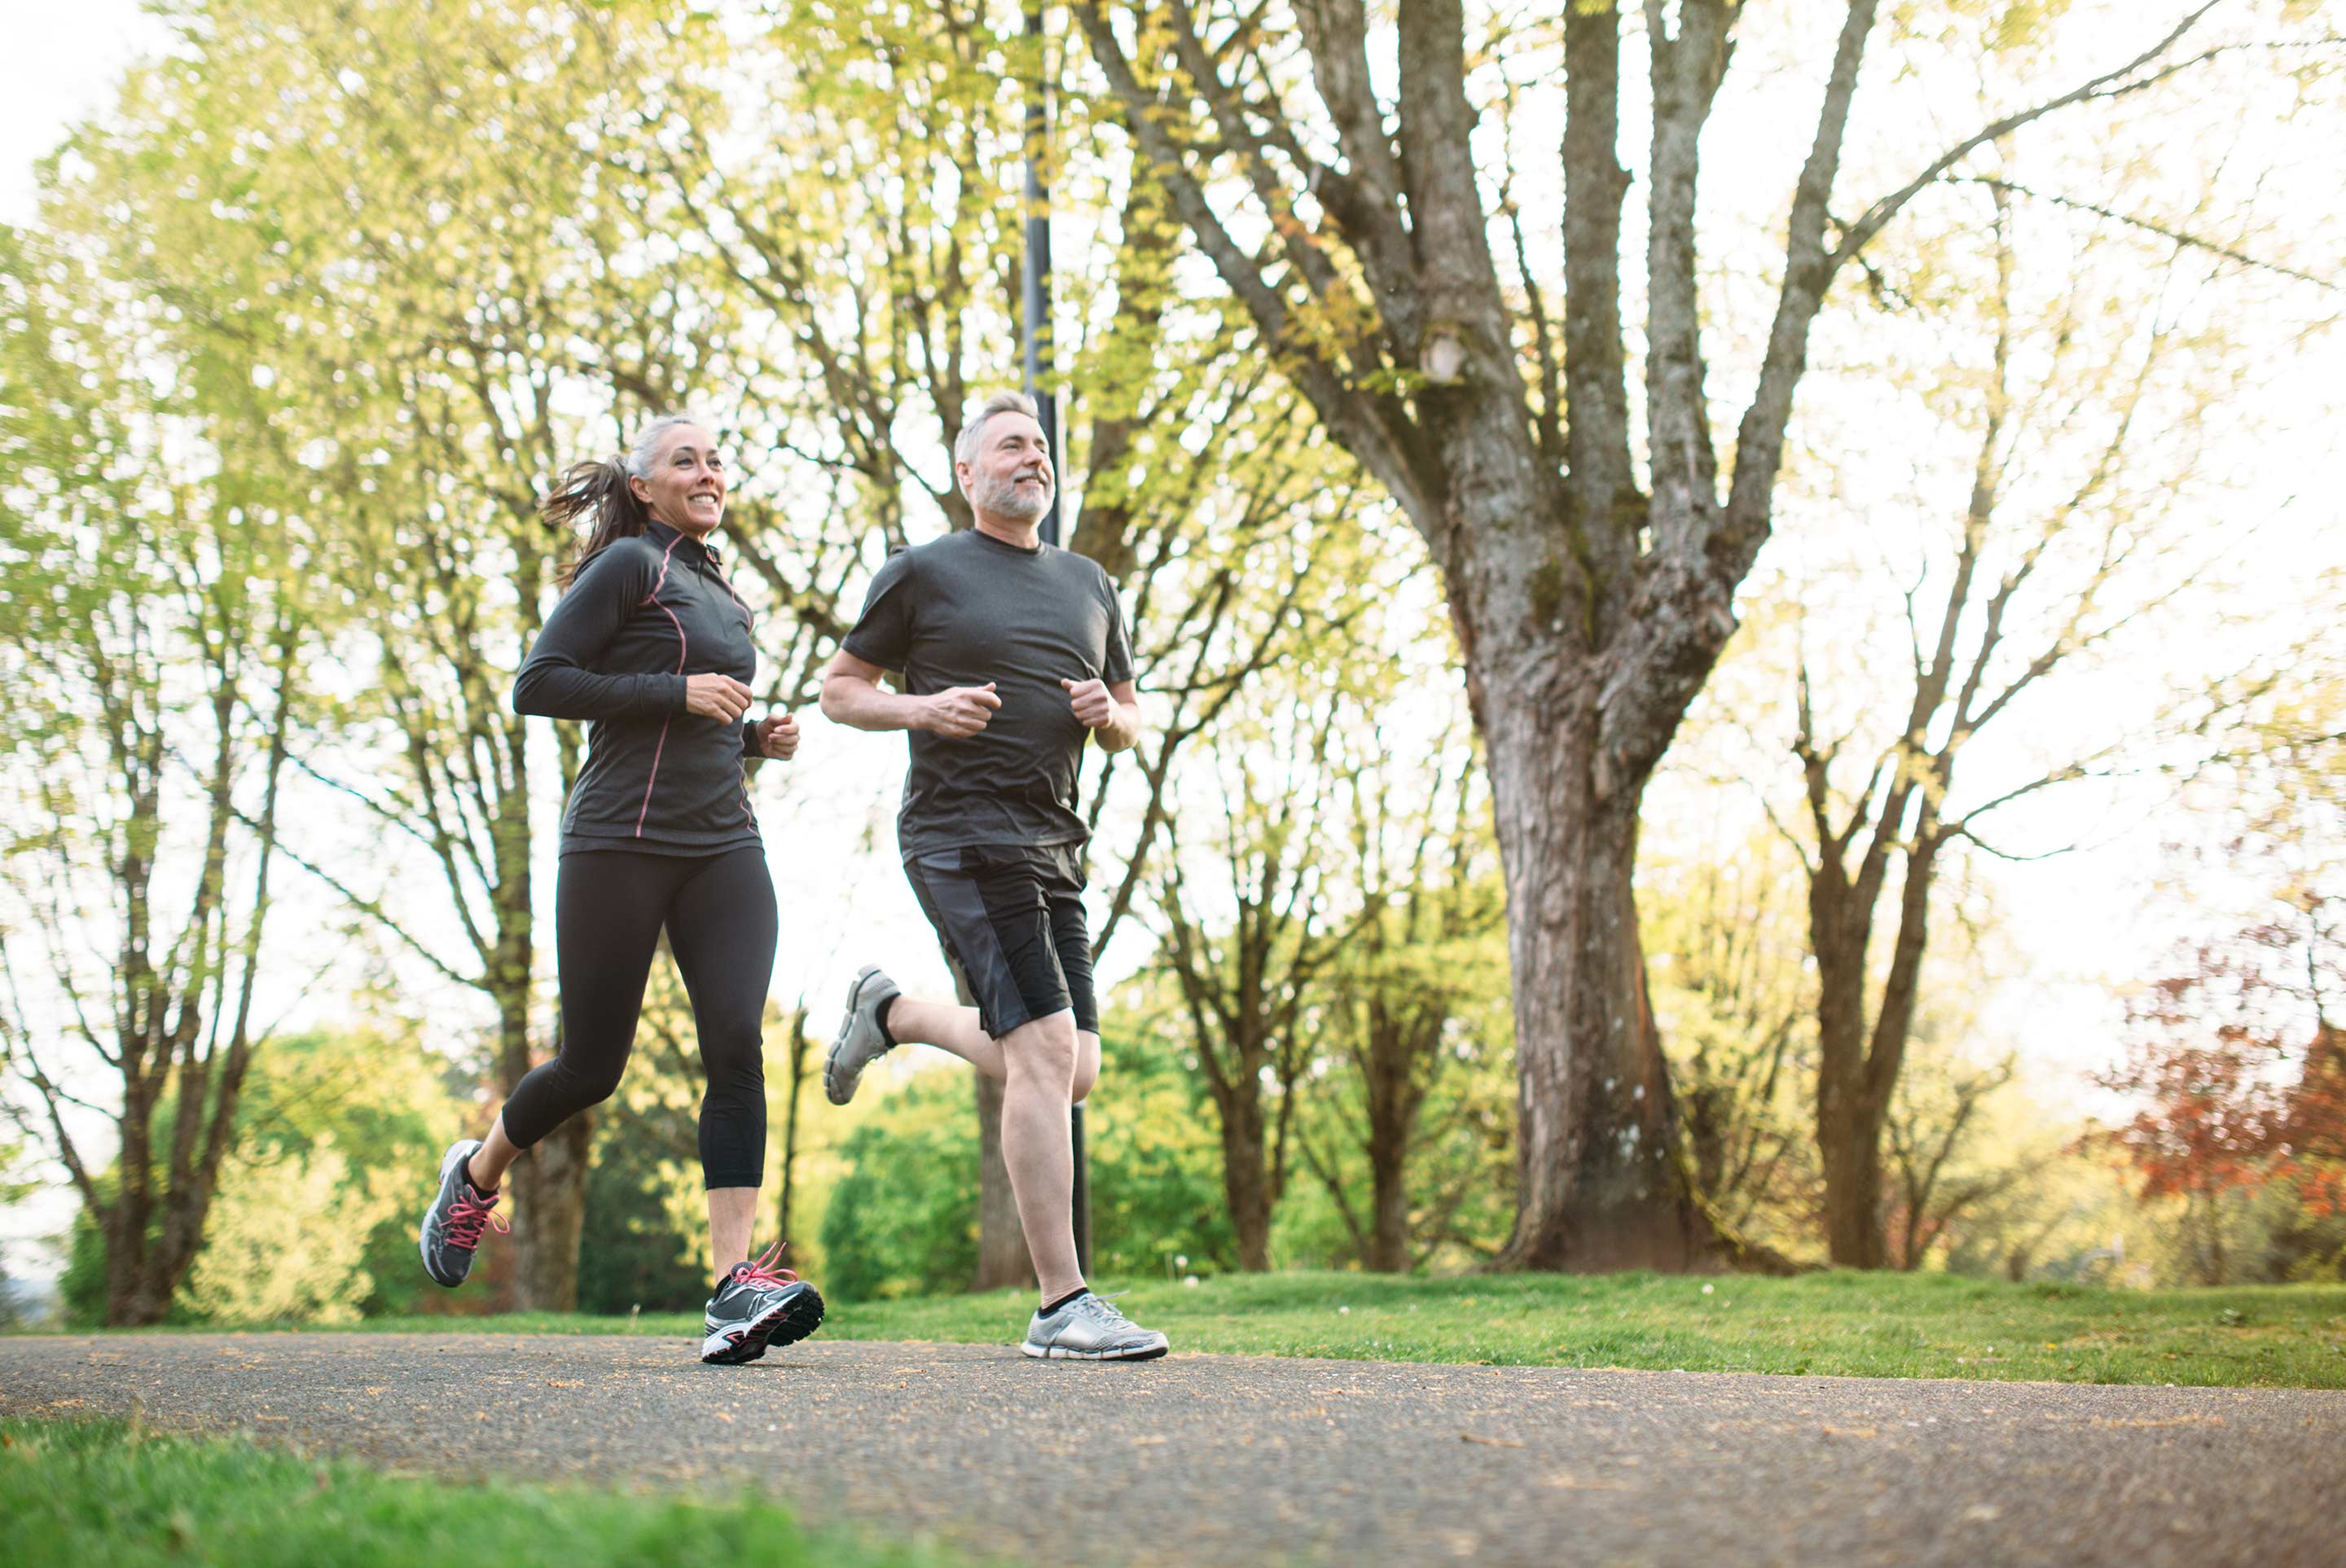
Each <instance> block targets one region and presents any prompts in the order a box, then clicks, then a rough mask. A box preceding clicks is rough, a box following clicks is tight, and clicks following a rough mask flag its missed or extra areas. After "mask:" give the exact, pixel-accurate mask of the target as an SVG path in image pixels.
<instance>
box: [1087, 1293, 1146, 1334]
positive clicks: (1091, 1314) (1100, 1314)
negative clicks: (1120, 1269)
mask: <svg viewBox="0 0 2346 1568" xmlns="http://www.w3.org/2000/svg"><path fill="white" fill-rule="evenodd" d="M1123 1294H1124V1292H1123V1291H1121V1290H1119V1291H1117V1293H1116V1295H1115V1296H1103V1295H1101V1294H1100V1293H1099V1292H1098V1291H1096V1290H1095V1291H1092V1292H1090V1293H1089V1294H1087V1295H1084V1296H1079V1297H1077V1298H1076V1311H1078V1312H1081V1313H1082V1314H1083V1315H1084V1316H1086V1318H1091V1319H1096V1320H1098V1321H1099V1322H1101V1323H1104V1324H1107V1326H1108V1327H1110V1328H1114V1327H1115V1326H1117V1324H1119V1323H1121V1324H1122V1325H1124V1326H1125V1327H1126V1328H1127V1329H1135V1328H1138V1327H1139V1325H1138V1324H1137V1323H1135V1322H1134V1321H1133V1320H1132V1319H1129V1318H1127V1317H1126V1316H1125V1315H1124V1309H1123V1308H1120V1307H1118V1306H1117V1305H1116V1299H1117V1296H1122V1295H1123Z"/></svg>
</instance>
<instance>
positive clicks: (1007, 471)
mask: <svg viewBox="0 0 2346 1568" xmlns="http://www.w3.org/2000/svg"><path fill="white" fill-rule="evenodd" d="M961 482H962V487H963V488H964V490H965V491H966V492H967V493H968V495H969V503H970V504H971V505H972V506H974V507H975V508H977V510H979V511H980V512H983V513H985V514H988V515H989V516H994V517H1000V518H1003V519H1005V521H1008V522H1013V523H1032V522H1034V521H1035V519H1036V518H1037V517H1040V516H1041V515H1043V514H1044V513H1045V511H1047V510H1049V508H1050V505H1051V496H1052V494H1053V493H1054V491H1055V489H1056V484H1057V479H1056V475H1055V474H1054V473H1052V472H1051V449H1050V444H1049V443H1047V442H1045V440H1044V439H1043V427H1042V426H1041V425H1039V424H1037V423H1035V421H1033V420H1032V419H1029V418H1028V417H1027V416H1026V415H1025V414H1023V413H1015V412H1013V413H997V414H995V415H994V417H993V418H992V419H990V420H987V421H986V422H985V430H984V434H983V435H982V436H981V437H980V438H979V441H978V443H977V453H976V456H975V458H974V460H973V461H971V462H968V463H963V464H962V465H961Z"/></svg>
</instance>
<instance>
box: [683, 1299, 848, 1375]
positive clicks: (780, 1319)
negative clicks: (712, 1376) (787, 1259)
mask: <svg viewBox="0 0 2346 1568" xmlns="http://www.w3.org/2000/svg"><path fill="white" fill-rule="evenodd" d="M821 1327H822V1295H821V1292H820V1291H818V1290H816V1289H815V1288H814V1287H813V1286H811V1285H810V1286H808V1287H807V1288H805V1289H804V1290H801V1291H800V1292H799V1293H798V1294H797V1295H795V1296H793V1297H791V1298H790V1299H789V1300H787V1301H783V1302H780V1304H778V1305H777V1306H776V1307H775V1308H773V1310H771V1311H770V1312H768V1313H767V1314H766V1315H765V1316H764V1317H763V1318H760V1319H758V1320H757V1321H756V1322H754V1323H750V1324H749V1325H747V1326H746V1327H743V1328H739V1329H719V1330H718V1331H717V1332H716V1333H713V1334H710V1335H709V1336H707V1337H706V1338H705V1339H702V1340H701V1341H700V1359H702V1360H703V1361H705V1362H707V1363H708V1364H709V1365H710V1366H712V1367H738V1366H739V1365H741V1364H742V1363H744V1362H746V1361H754V1360H756V1359H758V1358H759V1357H760V1356H762V1355H764V1354H765V1353H766V1351H767V1349H769V1348H770V1347H773V1346H777V1345H795V1344H797V1343H798V1342H799V1341H800V1340H801V1339H805V1338H806V1337H807V1336H808V1335H809V1334H811V1333H813V1332H814V1331H815V1330H816V1329H820V1328H821Z"/></svg>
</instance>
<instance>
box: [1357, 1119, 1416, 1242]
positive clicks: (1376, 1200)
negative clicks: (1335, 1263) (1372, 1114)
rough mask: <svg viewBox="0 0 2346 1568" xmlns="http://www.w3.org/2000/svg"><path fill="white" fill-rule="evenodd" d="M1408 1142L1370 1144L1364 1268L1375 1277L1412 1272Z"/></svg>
mask: <svg viewBox="0 0 2346 1568" xmlns="http://www.w3.org/2000/svg"><path fill="white" fill-rule="evenodd" d="M1407 1147H1408V1139H1407V1135H1406V1134H1404V1135H1403V1138H1402V1140H1401V1142H1400V1143H1399V1144H1398V1145H1396V1144H1395V1143H1393V1142H1392V1140H1390V1139H1387V1138H1382V1137H1373V1136H1372V1138H1371V1140H1370V1144H1369V1187H1370V1213H1369V1234H1368V1249H1367V1251H1366V1254H1365V1255H1364V1256H1363V1257H1362V1259H1361V1261H1362V1265H1363V1266H1364V1267H1365V1268H1368V1269H1369V1270H1370V1271H1371V1272H1372V1273H1376V1274H1406V1273H1408V1272H1409V1268H1410V1246H1409V1185H1408V1182H1407V1181H1406V1180H1405V1179H1404V1178H1405V1176H1406V1175H1407V1171H1406V1165H1407Z"/></svg>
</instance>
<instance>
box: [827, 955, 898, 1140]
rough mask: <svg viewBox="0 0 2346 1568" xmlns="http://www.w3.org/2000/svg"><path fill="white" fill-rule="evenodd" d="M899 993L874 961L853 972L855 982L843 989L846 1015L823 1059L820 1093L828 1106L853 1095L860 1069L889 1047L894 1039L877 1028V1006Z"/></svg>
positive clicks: (886, 1052) (878, 1026)
mask: <svg viewBox="0 0 2346 1568" xmlns="http://www.w3.org/2000/svg"><path fill="white" fill-rule="evenodd" d="M901 995H903V993H902V992H900V991H898V990H897V989H896V983H895V982H894V981H892V980H891V979H889V978H888V977H887V976H886V975H884V974H882V973H881V972H880V966H879V965H878V964H876V963H867V964H865V965H864V966H863V967H862V969H859V970H857V971H856V972H855V983H854V984H853V985H852V986H850V987H848V989H847V1016H846V1017H845V1018H842V1019H841V1020H840V1023H839V1034H838V1036H837V1038H835V1039H833V1040H832V1041H831V1054H830V1055H829V1056H826V1057H825V1058H823V1064H822V1092H823V1094H824V1095H828V1096H829V1097H830V1100H831V1104H832V1105H845V1104H847V1102H848V1101H850V1100H852V1099H853V1098H855V1085H856V1084H857V1082H858V1081H860V1080H861V1079H862V1076H863V1069H864V1068H866V1067H869V1066H870V1065H872V1063H874V1062H877V1061H878V1060H880V1058H881V1057H882V1056H884V1055H886V1054H888V1053H889V1051H890V1050H891V1049H892V1048H893V1046H894V1044H895V1042H893V1041H892V1040H890V1039H889V1038H888V1034H887V1032H886V1031H885V1030H883V1029H882V1028H881V1027H880V1006H881V1003H884V1002H887V1001H889V1000H891V999H892V998H893V997H897V996H901Z"/></svg>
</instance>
